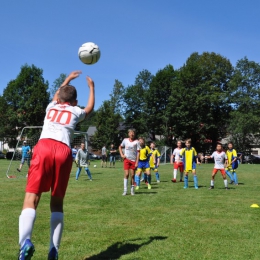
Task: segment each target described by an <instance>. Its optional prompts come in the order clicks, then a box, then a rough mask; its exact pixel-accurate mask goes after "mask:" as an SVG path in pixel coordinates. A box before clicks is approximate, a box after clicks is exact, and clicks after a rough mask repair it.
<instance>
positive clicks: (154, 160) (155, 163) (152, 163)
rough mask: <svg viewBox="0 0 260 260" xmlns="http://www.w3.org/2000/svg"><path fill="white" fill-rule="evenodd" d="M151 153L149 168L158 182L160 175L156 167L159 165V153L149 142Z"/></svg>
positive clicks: (153, 144)
mask: <svg viewBox="0 0 260 260" xmlns="http://www.w3.org/2000/svg"><path fill="white" fill-rule="evenodd" d="M150 148H151V152H152V154H153V156H150V168H151V170H153V171H154V172H155V177H156V181H157V182H160V175H159V172H158V167H159V165H160V156H161V154H160V153H159V151H158V150H157V149H156V148H155V143H154V142H151V144H150Z"/></svg>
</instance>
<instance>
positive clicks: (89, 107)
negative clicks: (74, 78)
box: [84, 77, 95, 115]
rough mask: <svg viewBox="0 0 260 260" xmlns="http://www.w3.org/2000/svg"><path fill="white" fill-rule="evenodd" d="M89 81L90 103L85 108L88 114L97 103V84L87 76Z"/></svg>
mask: <svg viewBox="0 0 260 260" xmlns="http://www.w3.org/2000/svg"><path fill="white" fill-rule="evenodd" d="M87 82H88V86H89V98H88V103H87V105H86V107H85V108H84V110H85V112H86V114H87V115H88V114H89V113H90V112H91V111H92V110H93V108H94V105H95V84H94V81H93V80H92V79H91V78H90V77H87Z"/></svg>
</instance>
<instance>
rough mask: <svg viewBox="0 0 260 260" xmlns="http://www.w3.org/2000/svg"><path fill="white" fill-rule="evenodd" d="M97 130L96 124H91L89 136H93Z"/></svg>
mask: <svg viewBox="0 0 260 260" xmlns="http://www.w3.org/2000/svg"><path fill="white" fill-rule="evenodd" d="M96 131H97V128H96V127H95V126H90V127H89V128H88V131H87V134H88V136H93V135H94V134H95V132H96Z"/></svg>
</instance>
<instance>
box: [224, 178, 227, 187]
mask: <svg viewBox="0 0 260 260" xmlns="http://www.w3.org/2000/svg"><path fill="white" fill-rule="evenodd" d="M224 185H225V187H226V188H227V179H225V180H224Z"/></svg>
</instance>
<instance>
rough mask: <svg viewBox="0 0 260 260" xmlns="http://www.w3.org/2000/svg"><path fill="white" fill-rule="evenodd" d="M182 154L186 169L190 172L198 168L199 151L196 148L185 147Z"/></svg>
mask: <svg viewBox="0 0 260 260" xmlns="http://www.w3.org/2000/svg"><path fill="white" fill-rule="evenodd" d="M180 155H182V157H183V164H184V171H186V172H189V171H192V170H195V169H196V157H197V152H196V150H195V148H193V147H190V149H188V148H183V149H182V150H181V152H180Z"/></svg>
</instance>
